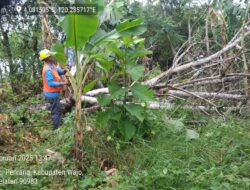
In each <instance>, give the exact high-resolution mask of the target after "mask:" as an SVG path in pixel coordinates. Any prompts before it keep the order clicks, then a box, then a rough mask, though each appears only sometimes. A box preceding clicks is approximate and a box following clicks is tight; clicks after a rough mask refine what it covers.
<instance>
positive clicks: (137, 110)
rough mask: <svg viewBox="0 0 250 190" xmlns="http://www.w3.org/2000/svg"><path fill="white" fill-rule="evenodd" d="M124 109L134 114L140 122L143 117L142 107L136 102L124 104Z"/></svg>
mask: <svg viewBox="0 0 250 190" xmlns="http://www.w3.org/2000/svg"><path fill="white" fill-rule="evenodd" d="M125 108H126V110H127V111H128V112H129V113H130V114H131V115H133V116H135V117H136V118H137V119H138V120H139V121H140V122H143V120H144V119H145V114H144V108H143V107H142V106H140V105H137V104H127V105H125Z"/></svg>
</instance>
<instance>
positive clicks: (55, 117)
mask: <svg viewBox="0 0 250 190" xmlns="http://www.w3.org/2000/svg"><path fill="white" fill-rule="evenodd" d="M47 100H48V102H49V103H50V107H49V109H50V111H51V120H52V125H53V130H55V129H58V128H59V127H60V122H61V106H60V100H59V97H54V98H48V97H47Z"/></svg>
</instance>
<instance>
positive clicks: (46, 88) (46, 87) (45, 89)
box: [42, 64, 62, 92]
mask: <svg viewBox="0 0 250 190" xmlns="http://www.w3.org/2000/svg"><path fill="white" fill-rule="evenodd" d="M48 67H49V65H48V64H44V66H43V73H42V77H43V92H59V91H60V90H61V89H62V86H57V87H50V86H49V85H48V82H47V80H46V76H45V74H46V70H47V68H48ZM50 69H51V72H52V74H53V78H54V81H55V82H62V81H61V78H60V76H59V74H58V72H57V70H56V68H55V67H50Z"/></svg>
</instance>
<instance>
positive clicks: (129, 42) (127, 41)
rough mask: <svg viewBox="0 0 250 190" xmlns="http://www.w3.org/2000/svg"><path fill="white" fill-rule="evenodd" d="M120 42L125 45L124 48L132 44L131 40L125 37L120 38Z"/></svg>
mask: <svg viewBox="0 0 250 190" xmlns="http://www.w3.org/2000/svg"><path fill="white" fill-rule="evenodd" d="M122 41H123V42H124V45H125V46H126V47H129V45H130V44H131V43H132V42H133V41H132V39H131V38H130V37H126V36H124V37H123V38H122Z"/></svg>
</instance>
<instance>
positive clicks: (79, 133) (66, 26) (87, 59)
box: [51, 14, 146, 160]
mask: <svg viewBox="0 0 250 190" xmlns="http://www.w3.org/2000/svg"><path fill="white" fill-rule="evenodd" d="M60 26H61V27H62V29H63V31H64V32H65V34H66V42H65V44H60V43H57V44H55V45H54V46H53V48H52V50H51V54H52V55H53V56H54V57H55V58H56V59H57V60H58V62H60V63H61V64H62V65H64V69H66V70H67V73H68V75H69V81H70V83H71V86H72V89H73V94H74V99H75V103H76V106H75V135H74V139H75V144H74V148H73V153H74V154H73V155H74V157H75V158H76V159H78V160H82V157H83V156H82V148H83V147H82V145H83V144H82V143H83V134H84V129H85V128H86V118H85V115H84V113H83V111H82V98H81V97H82V92H83V88H84V86H85V85H86V80H87V78H88V75H89V73H90V70H91V66H90V64H92V63H93V60H94V59H96V58H97V57H98V55H100V52H99V51H98V48H99V47H101V45H103V46H105V43H106V42H109V41H110V40H114V39H117V38H119V36H124V35H125V36H130V35H140V34H142V33H143V32H145V30H146V29H145V27H144V24H143V19H136V20H133V21H130V20H126V21H123V22H122V23H120V24H118V25H117V26H116V28H115V29H114V30H113V31H111V32H109V33H104V32H101V33H100V27H99V19H98V16H97V15H77V14H68V15H66V16H65V17H64V18H63V20H62V21H61V23H60ZM65 46H66V47H71V48H74V50H75V57H76V58H75V65H76V74H75V76H73V75H71V74H70V71H69V70H68V69H67V67H66V56H65V53H64V52H65V51H64V49H65ZM95 53H98V54H97V56H95ZM83 54H84V59H83V60H80V57H81V56H82V55H83ZM104 66H105V65H104Z"/></svg>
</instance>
